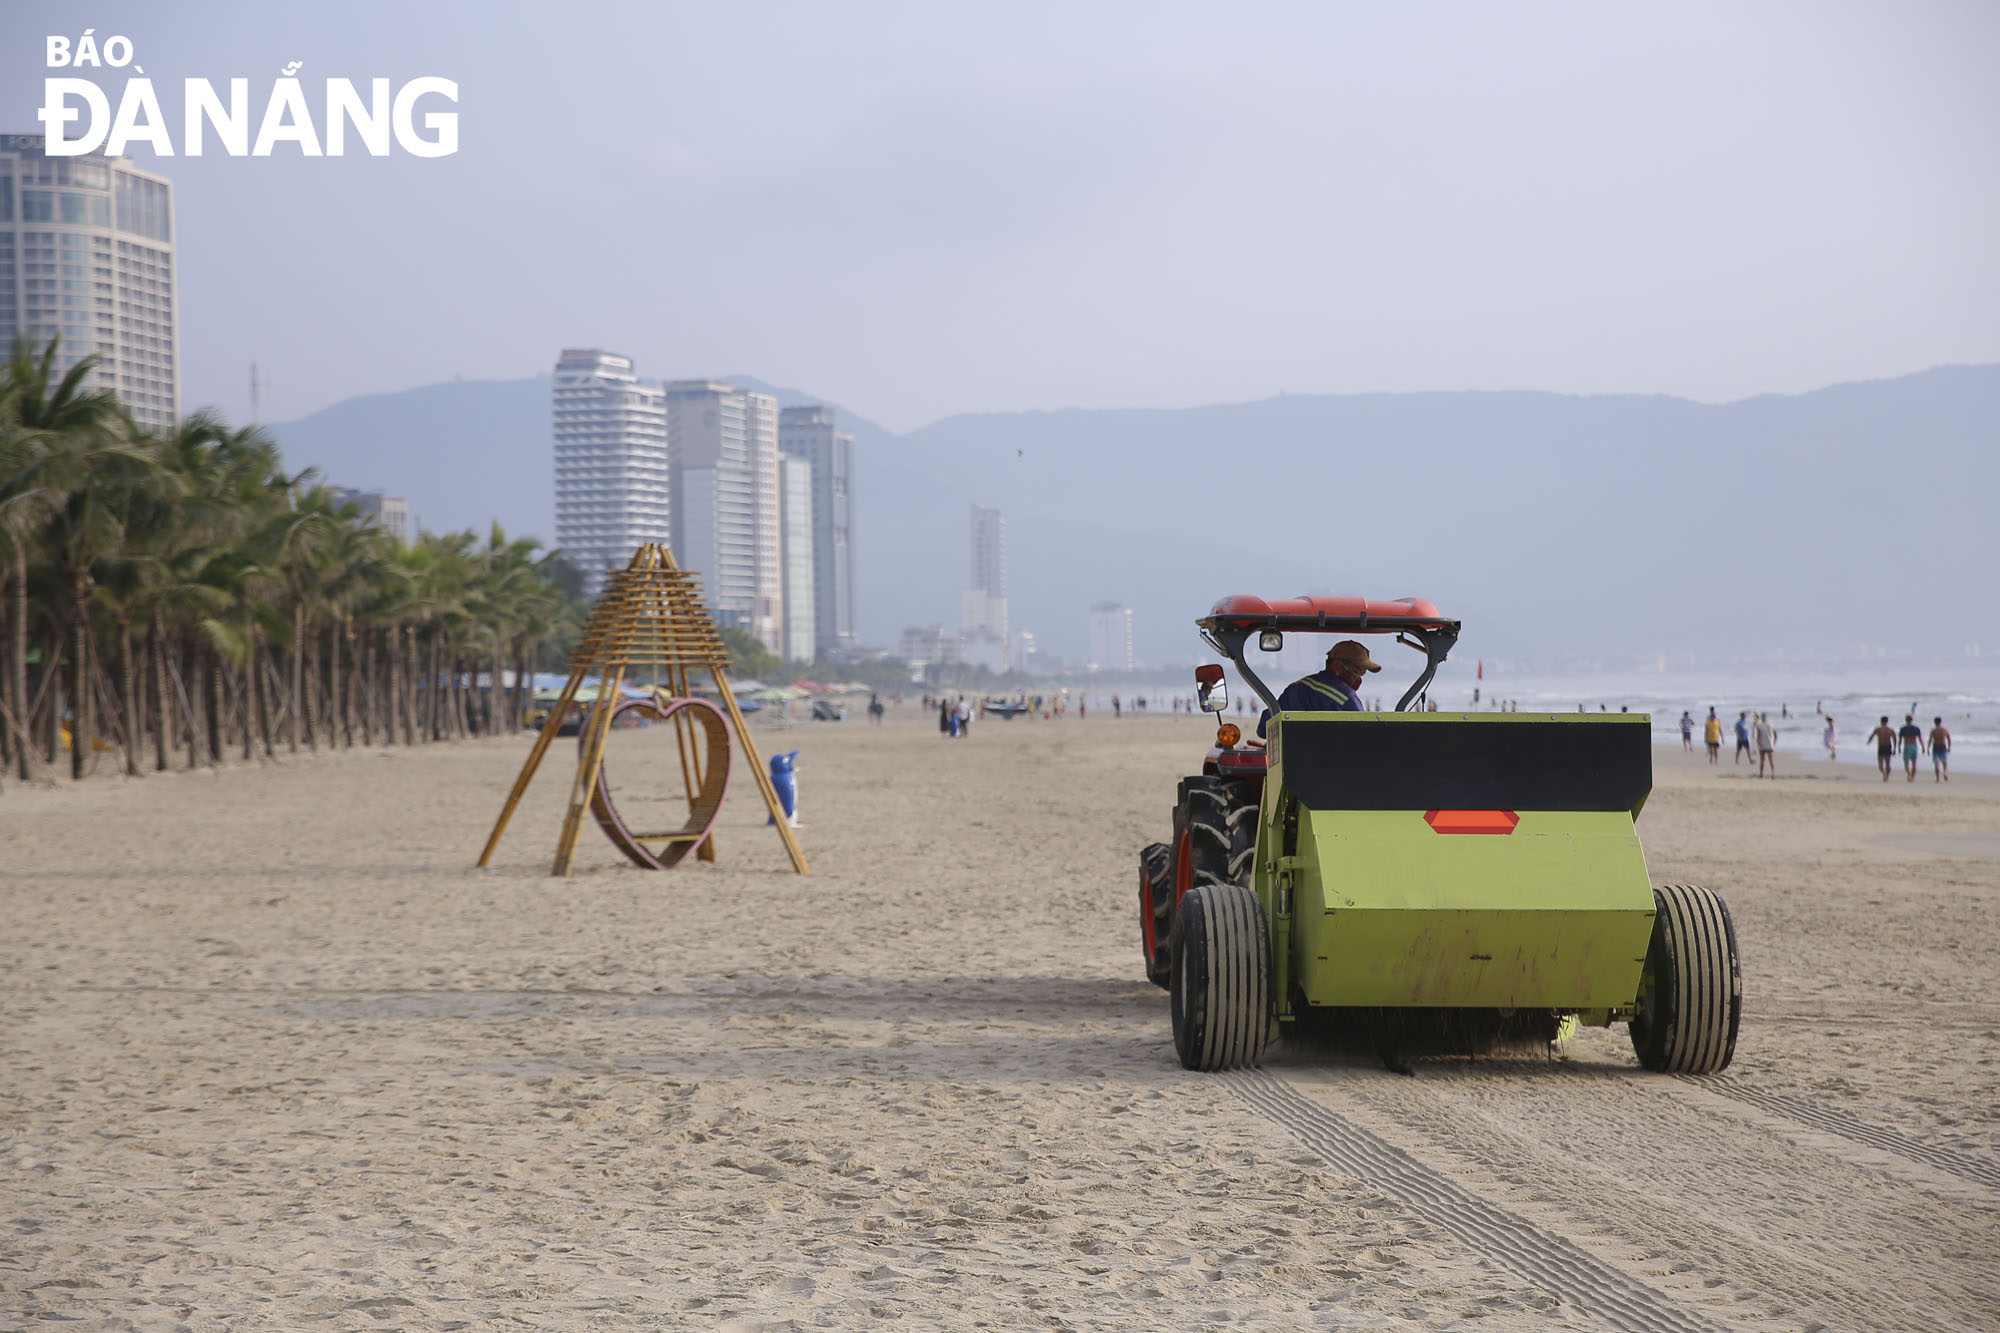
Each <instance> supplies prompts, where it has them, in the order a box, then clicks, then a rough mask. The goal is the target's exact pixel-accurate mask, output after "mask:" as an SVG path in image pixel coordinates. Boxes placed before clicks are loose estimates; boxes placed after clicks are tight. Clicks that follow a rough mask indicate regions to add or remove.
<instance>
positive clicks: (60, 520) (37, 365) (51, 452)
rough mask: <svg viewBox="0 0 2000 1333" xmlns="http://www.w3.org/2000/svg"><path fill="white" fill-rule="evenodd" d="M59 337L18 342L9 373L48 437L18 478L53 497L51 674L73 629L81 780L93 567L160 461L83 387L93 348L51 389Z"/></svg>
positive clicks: (88, 729) (31, 419)
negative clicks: (57, 603) (41, 344)
mask: <svg viewBox="0 0 2000 1333" xmlns="http://www.w3.org/2000/svg"><path fill="white" fill-rule="evenodd" d="M60 341H61V340H60V339H58V338H51V339H50V340H49V342H48V346H47V347H46V349H45V350H44V351H43V353H42V355H41V357H40V358H39V359H37V358H36V357H35V356H34V354H33V349H32V346H31V345H30V343H29V341H28V339H27V338H26V337H25V336H23V337H20V338H17V339H15V342H14V353H13V357H12V359H11V361H10V363H9V365H8V372H7V378H8V380H9V382H10V384H11V387H12V388H13V390H14V394H15V397H14V418H15V420H16V422H17V423H18V424H19V425H20V426H21V427H23V428H25V429H28V430H31V431H40V432H45V433H46V435H47V437H48V438H47V442H46V444H45V446H44V447H43V448H41V449H38V450H36V451H34V453H33V456H32V457H31V459H30V460H29V466H28V468H27V470H26V473H25V477H24V478H23V479H21V480H22V481H24V483H25V484H26V485H27V486H29V487H35V488H39V489H41V490H43V491H44V492H45V493H46V496H47V515H46V518H45V520H44V522H43V524H42V530H41V537H40V545H41V547H42V549H43V551H44V553H45V554H46V556H47V557H48V558H49V560H50V562H51V564H52V565H53V566H54V570H55V573H56V576H57V586H58V587H59V588H60V589H61V590H62V596H63V597H64V600H65V605H64V606H63V608H62V621H61V624H60V625H59V627H58V629H57V631H56V636H55V639H56V642H55V643H53V644H52V645H51V653H50V655H49V657H48V659H47V665H46V666H45V667H44V670H45V671H50V672H52V671H54V670H55V669H56V661H57V654H58V653H59V652H60V651H61V639H62V637H63V635H64V633H65V632H66V633H67V634H68V635H69V639H70V643H69V650H70V660H69V666H70V681H71V685H70V706H71V708H72V710H73V718H72V722H71V728H70V736H71V745H70V776H71V777H72V778H81V777H82V776H83V773H84V756H85V754H86V753H87V752H88V748H89V745H90V742H91V739H92V736H93V734H94V732H93V728H92V726H91V707H90V695H91V687H92V683H93V682H92V680H91V677H90V674H89V672H90V659H89V646H90V642H89V640H90V590H91V581H92V567H93V566H94V565H95V564H96V562H97V561H98V560H99V559H100V558H102V557H105V556H108V555H110V554H112V553H114V552H115V551H117V549H118V548H119V546H120V544H121V543H122V542H123V541H124V539H125V525H124V516H123V514H122V512H121V502H122V500H123V498H124V496H125V495H126V493H127V492H128V489H129V488H130V487H132V486H136V485H140V484H143V482H144V480H145V479H146V478H147V477H148V476H150V475H151V474H152V473H153V472H154V471H155V470H156V467H157V465H156V464H155V462H154V460H153V458H152V455H151V453H150V451H149V450H148V449H147V448H146V447H145V446H144V445H143V444H141V443H137V442H135V441H134V440H133V438H132V429H131V421H130V418H128V417H127V416H126V415H125V412H124V409H123V408H122V407H120V406H119V403H118V399H117V397H116V396H115V395H114V394H111V393H109V392H107V391H105V390H102V389H84V388H83V387H82V385H83V381H84V380H85V378H87V377H88V376H89V374H90V373H91V371H93V370H95V369H96V367H97V357H96V356H95V355H94V354H93V355H91V356H86V357H84V358H82V359H81V360H79V361H78V362H77V363H76V364H75V365H74V366H72V367H70V369H69V370H68V371H67V372H66V373H65V374H64V375H63V377H62V379H61V380H59V381H57V382H56V384H55V385H54V386H53V387H51V386H50V383H49V378H50V375H51V373H52V371H53V368H54V363H55V356H56V349H57V347H58V345H59V344H60Z"/></svg>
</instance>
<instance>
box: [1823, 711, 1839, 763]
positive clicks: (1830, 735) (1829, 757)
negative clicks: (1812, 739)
mask: <svg viewBox="0 0 2000 1333" xmlns="http://www.w3.org/2000/svg"><path fill="white" fill-rule="evenodd" d="M1836 739H1838V738H1837V737H1836V736H1835V735H1834V731H1833V714H1832V713H1828V714H1827V715H1826V735H1824V736H1821V737H1820V738H1819V741H1820V744H1821V745H1824V746H1825V747H1826V762H1827V763H1829V764H1830V763H1832V762H1833V761H1834V760H1835V759H1838V758H1839V757H1840V756H1839V755H1838V754H1836V753H1834V748H1833V745H1834V741H1835V740H1836Z"/></svg>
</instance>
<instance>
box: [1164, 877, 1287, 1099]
mask: <svg viewBox="0 0 2000 1333" xmlns="http://www.w3.org/2000/svg"><path fill="white" fill-rule="evenodd" d="M1172 948H1173V984H1172V986H1171V992H1172V1005H1173V1027H1174V1050H1175V1052H1176V1053H1177V1054H1178V1055H1179V1056H1180V1060H1181V1064H1182V1066H1184V1067H1185V1068H1188V1069H1198V1070H1204V1071H1213V1070H1222V1069H1243V1068H1247V1067H1249V1066H1252V1065H1255V1064H1257V1063H1258V1062H1259V1061H1261V1060H1262V1059H1263V1058H1264V1043H1265V1040H1266V1039H1267V1038H1268V1036H1269V1034H1270V1026H1271V928H1270V923H1269V921H1268V920H1266V918H1265V916H1264V904H1263V903H1262V902H1260V901H1259V900H1258V898H1257V895H1256V894H1254V893H1252V892H1251V891H1250V890H1248V889H1246V888H1243V887H1242V886H1240V885H1236V884H1205V885H1202V886H1200V887H1199V888H1195V889H1191V890H1189V891H1188V893H1187V894H1186V895H1185V896H1184V897H1182V899H1181V902H1180V910H1179V912H1178V913H1177V914H1176V916H1175V918H1174V936H1173V941H1172Z"/></svg>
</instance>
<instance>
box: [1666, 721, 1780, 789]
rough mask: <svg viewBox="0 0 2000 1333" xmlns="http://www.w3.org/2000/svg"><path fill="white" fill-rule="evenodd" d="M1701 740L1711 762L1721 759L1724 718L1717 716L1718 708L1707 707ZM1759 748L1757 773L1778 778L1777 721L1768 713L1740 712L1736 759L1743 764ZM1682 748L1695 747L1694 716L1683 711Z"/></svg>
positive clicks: (1719, 761) (1718, 761) (1757, 751)
mask: <svg viewBox="0 0 2000 1333" xmlns="http://www.w3.org/2000/svg"><path fill="white" fill-rule="evenodd" d="M1701 739H1702V743H1703V744H1704V745H1705V746H1707V748H1708V762H1709V763H1711V764H1720V763H1721V762H1722V719H1721V718H1719V717H1717V716H1716V715H1715V709H1714V708H1713V707H1711V708H1710V709H1709V710H1708V720H1707V721H1706V722H1704V723H1702V728H1701ZM1753 744H1754V745H1755V747H1756V755H1757V776H1758V777H1760V778H1765V777H1768V778H1776V777H1777V776H1778V724H1777V723H1776V722H1775V721H1773V720H1772V718H1771V715H1770V714H1769V713H1751V712H1747V711H1746V712H1741V713H1738V714H1737V715H1736V762H1737V763H1739V764H1740V763H1742V762H1743V761H1744V760H1746V759H1748V758H1749V757H1750V754H1751V747H1752V745H1753ZM1681 748H1683V749H1686V750H1692V749H1694V715H1693V714H1692V713H1689V712H1686V711H1683V712H1682V713H1681Z"/></svg>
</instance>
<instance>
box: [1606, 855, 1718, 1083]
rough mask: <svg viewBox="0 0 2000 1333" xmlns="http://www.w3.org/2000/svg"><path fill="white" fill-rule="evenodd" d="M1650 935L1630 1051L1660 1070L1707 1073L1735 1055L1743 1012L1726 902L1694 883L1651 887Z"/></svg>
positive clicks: (1715, 1069)
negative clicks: (1652, 915)
mask: <svg viewBox="0 0 2000 1333" xmlns="http://www.w3.org/2000/svg"><path fill="white" fill-rule="evenodd" d="M1653 905H1654V909H1655V915H1654V917H1653V938H1652V942H1651V943H1650V944H1649V945H1648V946H1647V949H1646V973H1645V980H1644V982H1643V983H1642V985H1641V988H1640V992H1639V1012H1638V1014H1637V1015H1636V1016H1635V1017H1634V1018H1633V1019H1632V1023H1631V1033H1632V1049H1633V1050H1634V1051H1636V1052H1637V1053H1638V1056H1639V1063H1640V1064H1642V1065H1644V1066H1645V1067H1646V1068H1648V1069H1652V1070H1657V1071H1658V1072H1660V1073H1663V1074H1713V1073H1717V1072H1719V1071H1721V1070H1723V1069H1727V1068H1728V1067H1729V1062H1730V1060H1731V1059H1733V1058H1734V1057H1735V1054H1736V1029H1737V1026H1738V1024H1739V1023H1740V1022H1741V1020H1742V1017H1743V971H1742V967H1741V965H1740V964H1739V962H1738V961H1737V956H1736V926H1735V923H1734V922H1732V921H1731V920H1730V917H1729V907H1728V905H1727V904H1726V903H1724V902H1723V901H1722V898H1721V897H1720V896H1719V895H1717V894H1716V893H1715V892H1714V891H1713V890H1710V889H1705V888H1702V887H1701V886H1700V885H1698V884H1665V885H1662V886H1661V887H1659V888H1657V889H1654V890H1653Z"/></svg>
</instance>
